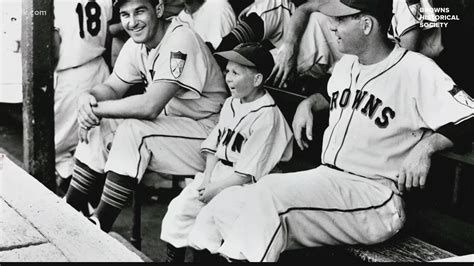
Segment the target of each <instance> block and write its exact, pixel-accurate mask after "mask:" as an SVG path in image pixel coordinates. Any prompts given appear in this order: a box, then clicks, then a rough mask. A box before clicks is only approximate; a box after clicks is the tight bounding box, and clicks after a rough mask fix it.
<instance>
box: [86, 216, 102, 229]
mask: <svg viewBox="0 0 474 266" xmlns="http://www.w3.org/2000/svg"><path fill="white" fill-rule="evenodd" d="M87 219H88V220H89V221H90V222H91V223H93V224H94V225H95V226H97V227H98V228H99V229H100V230H102V228H101V227H100V221H99V219H98V218H97V217H96V216H93V215H92V216H89V217H87Z"/></svg>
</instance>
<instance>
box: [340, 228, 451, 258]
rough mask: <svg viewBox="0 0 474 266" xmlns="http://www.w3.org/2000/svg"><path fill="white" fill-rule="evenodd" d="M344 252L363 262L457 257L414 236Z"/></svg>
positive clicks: (348, 248) (351, 248)
mask: <svg viewBox="0 0 474 266" xmlns="http://www.w3.org/2000/svg"><path fill="white" fill-rule="evenodd" d="M344 251H345V252H347V254H348V255H350V256H352V257H354V258H356V259H359V260H361V261H363V262H428V261H433V260H437V259H444V258H450V257H454V256H456V255H455V254H453V253H451V252H448V251H446V250H443V249H441V248H439V247H436V246H434V245H431V244H429V243H427V242H424V241H422V240H420V239H418V238H416V237H413V236H407V235H404V236H400V237H394V238H393V239H390V240H388V241H386V242H384V243H381V244H378V245H373V246H362V245H358V246H350V247H345V248H344Z"/></svg>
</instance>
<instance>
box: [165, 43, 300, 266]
mask: <svg viewBox="0 0 474 266" xmlns="http://www.w3.org/2000/svg"><path fill="white" fill-rule="evenodd" d="M216 55H219V56H222V57H224V58H226V59H227V60H229V63H228V64H227V74H226V82H227V85H228V86H229V88H230V90H231V92H232V97H230V98H228V99H227V100H226V102H225V103H224V106H223V107H222V111H221V114H220V118H219V123H218V124H217V126H216V127H215V128H214V129H213V131H212V132H211V134H210V135H209V137H208V138H207V139H206V140H205V141H204V142H203V143H202V145H201V152H203V153H205V154H207V164H206V169H205V171H204V173H198V174H197V175H196V177H195V178H194V181H193V182H192V183H191V184H189V185H188V186H186V187H185V188H184V190H183V191H182V192H181V194H179V196H178V197H176V198H174V199H173V200H172V201H171V203H170V205H169V206H168V212H167V213H166V215H165V217H164V218H163V222H162V229H161V239H162V240H164V241H166V242H167V243H169V244H171V245H172V246H170V245H168V252H167V255H168V259H167V261H173V262H177V261H181V262H182V261H184V252H185V247H186V246H188V235H189V232H190V231H191V229H192V227H193V225H194V221H195V219H196V216H198V214H199V211H200V210H201V208H202V207H203V206H204V205H205V204H206V203H207V202H209V201H210V200H211V199H212V198H213V197H214V196H215V195H216V194H217V193H219V192H220V191H222V190H224V189H226V188H228V187H230V186H238V185H245V184H251V183H255V182H257V181H258V180H259V179H260V177H262V176H264V175H266V174H268V173H269V172H270V171H271V170H272V169H273V168H274V167H275V165H276V164H277V163H278V162H279V161H288V160H290V158H291V155H292V151H293V141H292V140H293V134H292V132H291V129H290V127H289V125H288V124H287V122H286V120H285V118H284V117H283V114H282V113H281V111H280V109H279V108H278V107H277V106H276V104H275V101H274V100H273V98H272V97H271V96H270V94H269V93H268V92H267V91H266V90H265V89H264V88H263V82H264V81H265V78H266V77H267V76H268V75H269V74H270V72H271V70H272V67H273V58H272V55H271V54H270V52H269V51H268V50H266V49H265V48H263V47H262V46H261V45H260V44H258V43H244V44H241V45H238V46H237V47H236V48H234V49H233V50H231V51H225V52H221V53H217V54H216ZM255 68H256V69H255ZM194 230H198V231H199V230H200V229H199V228H195V229H194ZM177 248H179V249H177Z"/></svg>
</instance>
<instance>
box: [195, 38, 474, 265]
mask: <svg viewBox="0 0 474 266" xmlns="http://www.w3.org/2000/svg"><path fill="white" fill-rule="evenodd" d="M328 93H329V96H330V97H331V102H330V117H329V126H328V128H327V129H326V131H325V134H324V141H323V149H322V155H321V156H322V162H323V163H324V165H321V166H319V167H317V168H315V169H312V170H308V171H302V172H295V173H286V174H274V175H268V176H264V177H262V178H261V179H260V180H259V182H257V183H255V184H253V185H249V186H245V187H239V188H235V189H233V190H230V189H229V190H226V191H223V192H222V193H220V194H219V195H217V196H216V198H215V200H213V201H211V202H210V203H209V204H208V205H206V206H205V207H204V208H203V209H202V210H201V214H202V215H201V214H200V215H199V216H198V217H197V219H196V222H195V227H194V228H195V229H196V230H194V229H193V230H192V231H191V233H190V237H189V239H190V242H191V243H192V246H193V247H194V248H197V249H204V248H206V249H208V250H210V251H211V252H213V253H221V254H223V255H225V256H227V257H230V258H233V259H247V260H249V261H252V262H253V261H277V260H278V258H279V256H280V254H281V253H282V252H283V251H285V250H290V249H295V248H300V247H318V246H323V245H339V244H346V245H347V244H350V245H353V244H365V245H370V244H376V243H379V242H382V241H385V240H387V239H389V238H390V237H392V236H393V235H395V234H396V233H397V232H398V231H399V230H400V229H401V228H402V227H403V224H404V222H405V211H404V203H403V200H402V198H401V197H400V196H399V195H398V190H397V188H396V182H397V178H396V173H397V170H398V168H399V167H400V166H401V163H402V161H403V160H404V159H405V158H406V157H407V156H408V154H409V153H410V151H411V150H412V149H413V147H415V145H416V144H417V143H418V142H419V141H420V140H421V139H422V138H423V136H424V133H425V130H423V128H426V129H427V130H436V129H438V128H439V127H441V126H443V125H445V124H447V123H450V122H453V123H454V124H456V123H459V122H461V121H464V120H466V119H469V118H472V117H473V116H474V106H473V102H472V99H469V98H468V97H466V95H465V93H463V91H462V90H460V89H459V88H457V87H456V86H455V84H454V82H453V81H452V80H451V78H450V77H449V76H447V75H446V74H445V73H444V72H443V71H442V70H441V69H440V68H439V67H438V66H437V65H436V64H435V63H434V62H433V61H432V60H431V59H429V58H427V57H425V56H423V55H420V54H418V53H413V52H409V51H407V50H406V49H404V48H399V47H396V48H394V50H393V51H392V52H391V54H390V55H389V56H388V57H387V58H385V59H384V60H382V61H381V62H379V63H376V64H373V65H361V64H360V63H359V62H358V58H357V57H355V56H351V55H344V56H343V57H342V59H341V60H340V61H339V62H338V63H336V66H335V68H334V71H333V74H332V76H331V78H330V80H329V83H328ZM428 134H429V133H428ZM200 218H202V219H200Z"/></svg>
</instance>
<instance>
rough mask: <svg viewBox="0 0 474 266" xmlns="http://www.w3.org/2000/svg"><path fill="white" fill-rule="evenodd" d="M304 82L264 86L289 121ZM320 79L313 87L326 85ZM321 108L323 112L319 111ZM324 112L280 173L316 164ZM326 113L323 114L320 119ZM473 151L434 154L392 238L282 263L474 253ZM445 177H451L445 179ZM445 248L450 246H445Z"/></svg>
mask: <svg viewBox="0 0 474 266" xmlns="http://www.w3.org/2000/svg"><path fill="white" fill-rule="evenodd" d="M307 84H308V83H303V84H302V86H300V89H299V90H298V91H297V92H291V91H285V90H281V89H278V88H274V87H270V86H267V90H268V91H269V92H270V94H271V95H272V96H273V98H274V99H275V101H276V102H277V104H278V106H279V107H280V109H281V111H282V113H283V114H284V116H285V118H286V119H287V121H288V123H289V124H290V125H291V122H292V120H293V115H294V113H295V111H296V108H297V106H298V104H299V103H300V102H301V101H302V100H304V99H305V98H306V97H307V96H309V95H310V94H312V93H314V91H310V90H307V89H305V87H309V86H308V85H307ZM321 84H324V83H320V84H316V86H314V84H311V86H312V87H317V88H322V89H325V88H324V86H321ZM323 112H325V111H323ZM327 117H328V114H327V113H321V114H316V116H315V119H317V120H318V123H314V129H313V139H314V141H313V143H312V145H311V146H310V148H309V149H307V150H305V151H301V150H300V149H299V148H298V147H297V145H296V142H295V143H294V154H293V158H292V159H291V161H289V162H285V163H279V164H278V168H279V169H280V170H281V171H283V172H291V171H298V170H306V169H311V168H314V167H315V166H316V165H319V164H320V156H319V154H320V153H321V150H320V149H321V148H320V147H321V145H322V143H321V142H322V135H323V133H324V129H325V128H326V127H327ZM323 118H326V119H323ZM473 175H474V152H473V149H472V148H471V149H470V150H469V151H467V152H466V153H455V152H452V151H447V152H442V153H439V154H437V155H436V156H435V157H434V158H433V162H432V168H431V170H430V177H429V179H428V180H429V181H428V182H429V183H428V184H427V189H426V191H419V192H414V193H408V194H409V195H408V198H407V199H406V201H408V202H409V206H410V208H409V209H408V210H407V212H408V213H407V225H406V226H405V228H404V229H403V230H402V231H401V232H400V233H399V234H397V235H396V236H395V237H393V238H391V239H390V240H388V241H386V242H384V243H381V244H377V245H372V246H365V245H357V246H337V247H324V248H305V249H301V250H295V251H287V252H284V253H283V254H282V256H281V257H280V260H279V261H281V262H285V261H288V262H289V261H294V259H295V258H300V257H306V258H309V259H311V258H314V259H317V260H319V261H320V260H321V259H323V260H324V259H328V260H330V261H332V262H334V260H335V259H336V258H337V260H340V261H342V262H361V261H362V262H425V261H433V260H437V259H443V258H450V257H454V256H456V255H455V254H459V255H463V254H469V253H474V215H473V214H470V213H472V211H470V210H472V202H474V197H473V196H472V195H469V194H470V193H469V190H470V189H472V188H474V180H472V176H473ZM446 177H449V178H446ZM183 178H184V177H173V178H172V181H171V182H172V188H171V189H172V190H174V191H175V193H179V190H180V189H181V188H180V186H179V182H182V180H183ZM143 191H144V187H143V186H142V185H140V186H138V189H137V191H136V192H135V194H134V198H133V223H132V237H131V239H130V242H131V243H132V244H133V246H135V247H136V248H137V249H141V240H142V238H141V204H142V200H143V198H142V195H143ZM446 249H449V251H447V250H446Z"/></svg>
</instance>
